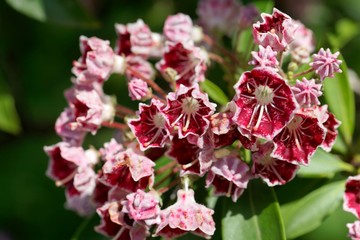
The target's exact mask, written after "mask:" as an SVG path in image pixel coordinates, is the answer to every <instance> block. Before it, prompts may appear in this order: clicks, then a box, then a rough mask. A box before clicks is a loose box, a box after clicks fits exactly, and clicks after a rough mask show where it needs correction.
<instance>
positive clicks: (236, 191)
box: [206, 155, 251, 202]
mask: <svg viewBox="0 0 360 240" xmlns="http://www.w3.org/2000/svg"><path fill="white" fill-rule="evenodd" d="M250 176H251V175H250V173H249V167H248V165H247V164H246V163H244V162H243V161H242V160H241V159H239V158H237V157H236V156H232V155H229V156H226V157H224V158H221V159H219V160H217V161H216V162H215V163H214V165H213V166H212V167H211V169H210V171H209V173H208V175H207V178H206V187H209V186H210V184H211V185H213V186H214V187H215V194H216V195H226V196H228V197H230V196H231V198H232V200H233V201H234V202H236V201H237V199H238V198H239V197H240V195H241V194H242V193H243V191H244V189H245V188H247V184H248V182H249V180H250Z"/></svg>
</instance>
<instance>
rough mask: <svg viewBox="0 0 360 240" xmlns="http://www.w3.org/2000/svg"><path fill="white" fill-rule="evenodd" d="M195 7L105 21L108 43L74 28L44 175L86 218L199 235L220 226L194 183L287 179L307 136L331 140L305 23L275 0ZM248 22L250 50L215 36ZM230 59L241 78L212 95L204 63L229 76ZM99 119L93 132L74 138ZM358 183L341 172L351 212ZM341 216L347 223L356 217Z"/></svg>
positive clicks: (322, 59)
mask: <svg viewBox="0 0 360 240" xmlns="http://www.w3.org/2000/svg"><path fill="white" fill-rule="evenodd" d="M197 13H198V16H199V19H198V20H197V21H196V23H197V24H198V25H196V24H195V22H193V20H192V19H191V18H190V17H189V16H187V15H185V14H182V13H178V14H175V15H171V16H168V17H167V18H166V19H165V22H164V27H163V33H155V32H152V31H151V29H150V27H149V26H148V25H147V24H146V23H145V22H144V21H143V20H141V19H139V20H137V21H136V22H134V23H127V24H116V25H115V30H116V34H117V40H116V42H115V45H114V47H112V46H111V44H110V42H109V41H107V40H102V39H100V38H98V37H90V38H89V37H85V36H81V37H80V53H81V56H80V57H79V59H78V60H76V61H74V62H73V68H72V73H73V76H72V77H71V82H72V86H71V87H70V88H69V89H68V90H66V91H65V98H66V100H67V102H68V106H67V107H66V108H65V109H64V111H63V112H62V113H61V114H60V116H59V118H58V119H57V121H56V124H55V130H56V133H57V135H59V137H60V138H61V141H60V142H59V143H57V144H55V145H52V146H46V147H45V148H44V150H45V152H46V154H47V155H48V156H49V158H50V160H49V165H48V170H47V175H48V176H49V177H50V178H51V179H53V180H54V181H55V183H56V185H57V186H63V187H64V188H65V191H66V207H67V208H69V209H71V210H74V211H75V212H77V213H78V214H80V215H82V216H88V215H91V214H93V213H94V212H96V213H97V214H98V215H99V217H100V223H99V225H98V226H96V227H95V230H96V231H97V232H98V233H100V234H103V235H105V236H107V237H109V238H111V239H132V240H141V239H146V238H147V237H150V236H161V237H164V238H166V239H171V238H176V237H179V236H182V235H184V234H186V233H191V234H195V235H198V236H200V237H204V238H207V239H210V238H211V237H212V236H213V234H214V232H215V230H216V227H217V228H220V226H215V221H214V219H213V216H214V210H212V209H211V208H209V207H208V205H207V204H205V202H200V201H199V202H198V200H197V196H196V195H197V194H198V192H201V190H200V189H204V188H206V189H209V195H215V196H226V197H231V199H232V201H233V202H236V201H237V200H238V199H239V198H241V195H242V194H243V193H244V192H245V191H247V188H248V185H249V184H250V183H251V181H254V179H255V178H260V179H262V180H263V184H267V185H268V186H269V187H273V186H276V185H283V184H286V183H287V182H289V181H291V180H292V179H293V178H294V177H295V175H296V172H297V170H298V169H299V167H300V166H307V165H309V164H310V163H311V157H312V156H313V155H314V153H315V152H316V150H317V149H318V148H323V149H324V150H326V151H330V150H331V148H332V146H333V144H334V142H335V139H336V136H337V128H338V127H339V125H340V122H339V121H338V120H337V119H336V117H335V116H334V115H333V114H332V113H330V112H329V111H328V108H327V106H326V105H322V104H321V102H320V100H319V97H320V96H321V95H322V89H323V85H322V84H323V82H324V81H325V80H327V78H332V77H334V74H336V73H340V72H341V70H340V67H339V65H340V64H341V60H338V59H337V58H338V56H339V53H338V52H336V53H332V52H331V51H330V50H329V49H326V50H324V49H323V48H322V49H320V50H319V51H318V52H315V53H313V51H314V50H315V41H314V38H313V35H312V32H311V30H309V29H307V28H306V27H305V26H304V25H303V24H302V23H301V22H299V21H296V20H294V19H292V18H291V17H290V16H288V15H286V14H284V13H283V12H281V11H279V10H278V9H273V12H272V14H265V13H262V14H261V15H260V13H259V12H258V10H257V9H256V7H255V6H253V5H246V6H244V5H242V4H240V3H239V2H237V1H235V0H225V1H219V0H201V1H200V2H199V5H198V8H197ZM249 29H250V31H251V30H252V35H253V41H254V43H255V45H254V47H253V48H252V49H251V50H252V51H251V52H250V51H249V54H248V56H250V59H243V57H244V56H245V55H244V56H243V55H241V56H240V55H239V54H238V53H237V52H236V50H231V49H228V47H224V46H222V44H221V43H220V42H217V41H218V40H219V39H221V37H224V38H231V37H233V36H236V35H239V34H241V33H242V32H243V31H245V30H249ZM249 46H250V45H249ZM284 59H286V61H287V62H290V64H289V66H290V65H291V66H292V68H287V67H286V66H284V65H285V64H284V62H285V60H284ZM234 64H235V65H236V64H241V66H242V68H241V69H242V71H241V75H240V78H237V79H231V78H226V79H225V78H224V79H225V80H224V81H225V82H223V83H224V84H228V85H229V86H230V87H231V88H232V89H233V93H234V94H233V96H231V97H230V99H231V100H230V101H228V102H227V103H226V104H225V103H223V102H221V101H216V103H215V100H216V99H217V98H216V97H217V96H214V95H212V94H211V92H207V90H206V89H207V88H206V86H207V83H209V82H210V81H209V80H207V79H212V78H214V77H213V76H211V73H210V71H208V70H209V69H210V68H215V67H218V65H220V66H222V67H223V69H225V70H224V71H225V72H226V73H227V74H228V75H229V74H230V75H231V73H233V76H235V75H236V74H235V72H232V71H233V69H234V68H233V65H234ZM244 66H245V67H244ZM294 66H295V67H294ZM306 66H307V67H306ZM301 67H302V68H301ZM300 68H301V69H307V70H305V71H304V72H296V71H295V70H297V69H300ZM285 69H289V70H288V71H285ZM294 69H295V70H294ZM290 71H291V72H290ZM112 75H123V76H124V78H114V79H112V80H111V81H115V79H124V80H125V82H123V83H122V84H123V86H127V88H128V95H129V99H128V100H130V101H131V100H132V101H134V103H136V104H138V108H137V109H132V108H130V107H127V106H124V105H123V104H122V103H121V100H123V99H124V98H126V96H118V100H120V102H117V100H116V98H115V97H114V96H110V95H107V94H106V93H105V92H104V85H105V84H106V82H107V81H108V80H109V78H110V76H112ZM213 80H214V82H215V81H216V80H219V81H217V82H220V83H221V82H222V79H213ZM329 81H331V80H329ZM210 83H211V82H210ZM223 83H221V84H223ZM212 85H214V83H212ZM229 92H231V90H230V91H229ZM229 95H230V94H229ZM105 128H108V129H112V130H113V134H112V135H111V134H108V133H109V131H106V130H105V131H104V130H103V129H105ZM100 131H104V134H101V136H102V137H104V135H106V134H108V139H107V140H106V142H105V143H103V145H102V146H90V147H85V146H84V145H85V143H86V144H89V143H88V141H86V142H85V139H86V137H87V136H88V135H89V134H91V135H95V137H97V136H96V135H97V134H98V132H100ZM91 139H94V137H92V138H91ZM201 179H203V180H204V181H201ZM199 190H200V191H199ZM359 191H360V178H359V177H354V178H350V179H349V180H348V182H347V187H346V197H345V208H346V209H347V210H348V211H350V212H352V213H354V214H355V215H356V216H357V217H358V218H359V217H360V204H359V196H360V194H359ZM199 199H201V198H199ZM238 207H239V208H246V207H248V206H244V205H241V206H240V205H239V206H238ZM349 229H350V234H351V235H352V236H359V234H360V231H359V229H360V228H359V223H358V222H356V223H354V224H353V225H349ZM354 239H355V238H354ZM356 239H357V238H356Z"/></svg>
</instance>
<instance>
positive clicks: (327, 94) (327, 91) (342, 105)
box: [324, 56, 355, 146]
mask: <svg viewBox="0 0 360 240" xmlns="http://www.w3.org/2000/svg"><path fill="white" fill-rule="evenodd" d="M340 59H341V60H342V61H343V62H342V63H341V65H340V67H341V70H342V71H343V72H342V73H337V74H335V77H334V78H329V79H325V81H324V98H325V100H326V102H327V103H328V104H329V108H330V111H331V112H332V113H334V114H335V117H336V118H337V119H339V120H340V121H341V122H342V124H341V126H340V127H339V131H340V133H341V136H342V137H343V140H344V141H345V143H346V144H347V146H350V145H351V142H352V135H353V132H354V128H355V99H354V93H353V91H352V90H351V86H350V81H349V76H348V71H347V66H346V63H345V60H344V59H343V58H342V56H340ZM341 136H339V137H341Z"/></svg>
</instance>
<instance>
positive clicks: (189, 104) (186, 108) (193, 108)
mask: <svg viewBox="0 0 360 240" xmlns="http://www.w3.org/2000/svg"><path fill="white" fill-rule="evenodd" d="M181 106H182V109H183V112H184V113H185V114H186V115H191V114H193V113H195V112H197V111H198V110H199V108H200V105H199V101H198V100H196V99H195V98H192V97H186V98H185V99H184V100H183V101H182V105H181Z"/></svg>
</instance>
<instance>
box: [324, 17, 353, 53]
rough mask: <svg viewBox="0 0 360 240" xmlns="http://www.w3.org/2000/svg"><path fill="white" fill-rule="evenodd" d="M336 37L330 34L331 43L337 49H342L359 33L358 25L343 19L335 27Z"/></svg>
mask: <svg viewBox="0 0 360 240" xmlns="http://www.w3.org/2000/svg"><path fill="white" fill-rule="evenodd" d="M335 29H336V35H334V34H329V36H328V38H329V42H330V44H331V45H332V46H333V48H335V49H342V48H343V47H344V46H345V45H346V44H347V43H348V42H349V41H351V40H352V39H353V38H354V37H355V36H356V35H357V34H358V33H359V27H358V25H357V24H356V23H355V22H353V21H351V20H350V19H341V20H339V21H337V23H336V25H335Z"/></svg>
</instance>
